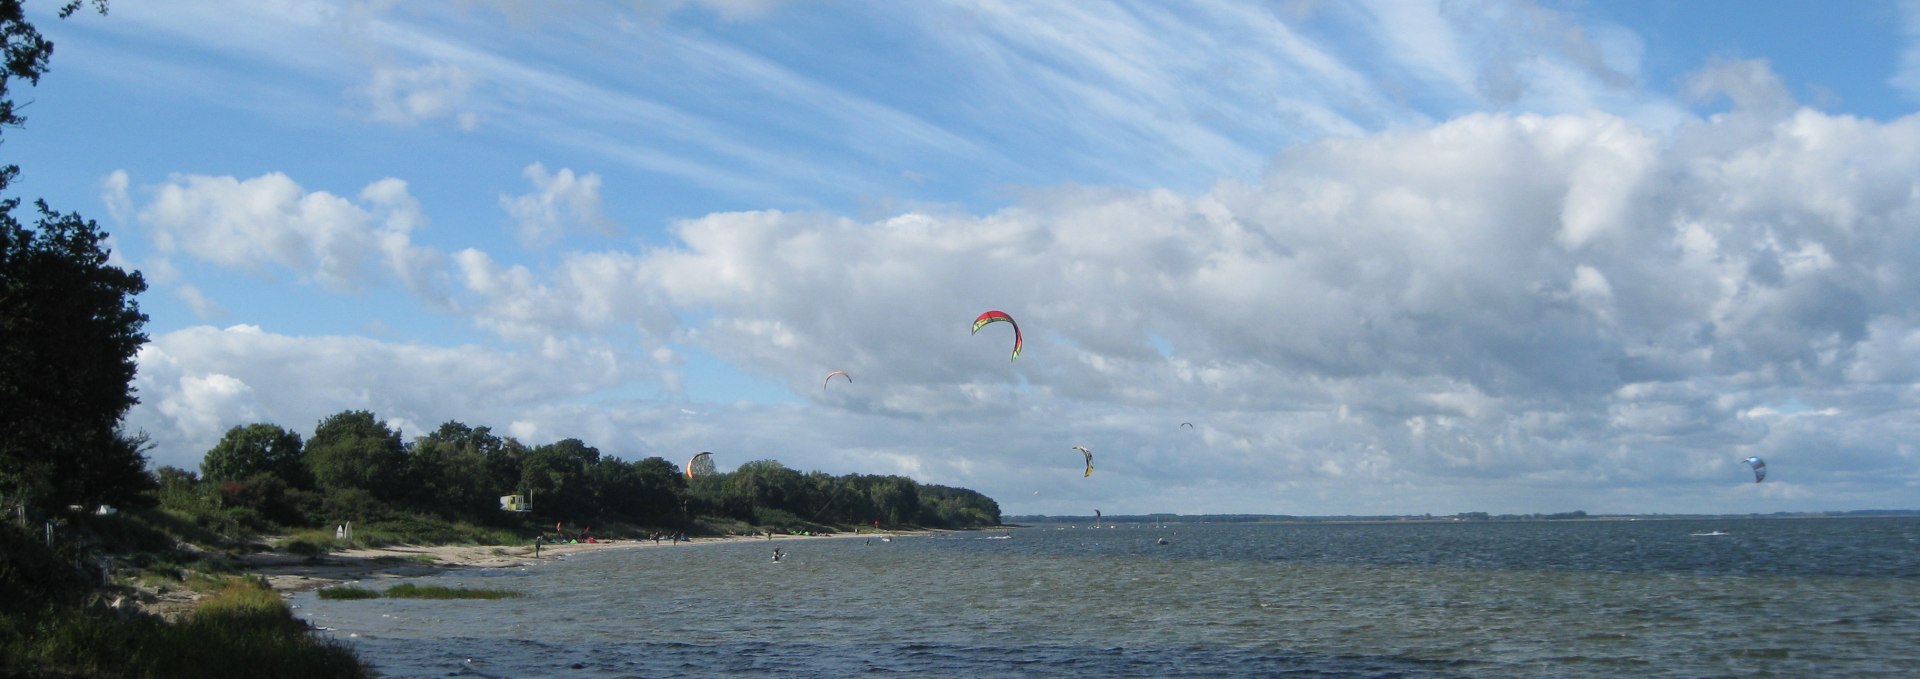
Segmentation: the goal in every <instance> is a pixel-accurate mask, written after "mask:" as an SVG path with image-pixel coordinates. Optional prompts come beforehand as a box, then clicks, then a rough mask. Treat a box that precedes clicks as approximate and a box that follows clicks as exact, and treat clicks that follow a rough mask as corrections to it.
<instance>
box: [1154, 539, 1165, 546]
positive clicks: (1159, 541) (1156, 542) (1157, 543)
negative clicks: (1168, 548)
mask: <svg viewBox="0 0 1920 679" xmlns="http://www.w3.org/2000/svg"><path fill="white" fill-rule="evenodd" d="M1153 544H1156V545H1164V544H1167V539H1166V538H1160V539H1159V540H1155V541H1154V542H1153Z"/></svg>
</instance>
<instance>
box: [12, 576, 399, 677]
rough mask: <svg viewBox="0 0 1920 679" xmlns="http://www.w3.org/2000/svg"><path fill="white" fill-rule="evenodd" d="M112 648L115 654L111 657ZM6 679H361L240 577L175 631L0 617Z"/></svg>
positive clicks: (143, 621)
mask: <svg viewBox="0 0 1920 679" xmlns="http://www.w3.org/2000/svg"><path fill="white" fill-rule="evenodd" d="M109 649H110V650H109ZM0 676H28V677H32V676H44V677H65V676H85V677H216V678H217V677H247V678H251V677H295V678H297V677H365V676H368V671H367V668H366V667H364V666H362V665H361V664H360V661H359V659H357V658H355V657H354V656H353V653H352V652H351V651H349V650H347V649H346V648H345V647H344V646H341V645H340V644H338V643H336V642H333V641H329V640H323V639H319V638H316V637H314V636H312V635H310V634H308V633H307V628H306V623H303V622H301V621H300V620H299V619H298V618H295V617H293V613H292V612H291V611H289V610H287V607H286V604H285V603H283V602H281V601H280V597H279V595H277V594H275V593H274V592H273V591H272V590H269V589H267V588H266V587H265V586H264V585H262V584H260V583H258V582H255V581H248V580H234V581H231V582H229V583H228V584H227V586H226V587H225V588H224V589H222V590H221V591H220V592H219V593H217V594H214V595H213V596H211V597H209V598H208V599H207V600H206V601H205V602H203V603H202V604H201V605H200V607H199V608H197V609H195V610H194V612H193V613H192V614H191V615H189V616H188V617H187V619H186V620H184V621H183V622H181V623H179V624H168V623H166V622H165V621H163V620H160V619H159V618H156V617H153V616H148V615H139V614H134V615H115V614H111V613H106V612H102V611H99V610H97V609H83V608H56V609H40V610H37V611H27V610H15V611H13V612H10V613H9V614H8V615H6V616H3V617H0Z"/></svg>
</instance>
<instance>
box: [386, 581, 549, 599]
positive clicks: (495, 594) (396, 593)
mask: <svg viewBox="0 0 1920 679" xmlns="http://www.w3.org/2000/svg"><path fill="white" fill-rule="evenodd" d="M517 596H520V593H519V592H515V591H513V590H510V589H468V588H465V587H441V586H439V585H427V586H425V587H422V586H419V585H415V584H413V583H401V584H398V585H394V586H392V587H388V588H387V598H390V599H507V598H511V597H517Z"/></svg>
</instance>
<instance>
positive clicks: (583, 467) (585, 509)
mask: <svg viewBox="0 0 1920 679" xmlns="http://www.w3.org/2000/svg"><path fill="white" fill-rule="evenodd" d="M599 462H600V451H599V449H596V448H594V447H593V446H589V445H587V444H586V442H584V441H581V440H580V439H564V440H561V441H556V442H554V443H550V444H547V445H544V446H539V447H536V448H534V449H533V451H532V452H530V453H528V454H527V457H526V459H525V460H524V461H523V462H522V463H521V466H520V485H521V486H522V487H524V488H526V489H527V492H528V493H529V494H531V495H532V496H533V497H532V501H533V511H535V512H538V513H540V515H542V516H550V517H553V518H556V519H560V520H562V521H587V520H591V519H592V517H593V516H595V515H597V514H599V512H600V507H599V506H598V505H599V503H598V499H597V498H596V497H594V495H595V494H594V492H593V484H592V479H591V478H590V477H588V476H587V470H588V469H589V468H591V467H593V466H594V465H596V464H598V463H599Z"/></svg>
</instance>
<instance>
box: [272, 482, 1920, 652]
mask: <svg viewBox="0 0 1920 679" xmlns="http://www.w3.org/2000/svg"><path fill="white" fill-rule="evenodd" d="M1715 530H1719V531H1725V532H1726V533H1727V534H1725V535H1718V536H1696V535H1693V533H1703V532H1710V531H1715ZM994 538H998V539H994ZM1159 538H1165V539H1166V540H1167V542H1168V544H1165V545H1161V544H1157V540H1158V539H1159ZM773 544H775V545H779V546H781V547H784V548H786V549H787V550H788V552H789V553H790V556H789V557H788V558H787V560H786V561H785V562H783V563H773V562H772V561H771V560H770V559H769V555H770V554H771V551H772V547H771V546H770V545H769V544H768V543H767V542H765V541H757V542H746V543H730V544H721V545H692V546H681V547H672V546H663V547H658V548H654V547H648V548H644V549H632V550H621V551H610V552H600V553H595V554H584V555H577V556H574V557H572V558H569V559H565V560H552V561H547V562H543V563H540V564H539V565H536V566H531V567H527V568H516V569H497V570H491V571H485V572H480V571H466V572H460V573H454V574H449V575H443V576H437V577H433V578H427V579H424V580H421V581H417V582H422V583H432V584H444V585H450V586H474V587H481V586H484V587H498V588H507V589H514V590H519V591H522V592H525V593H526V594H527V596H525V597H523V598H519V599H508V600H500V601H406V600H388V599H378V600H364V601H321V600H319V599H318V598H316V597H315V596H314V595H313V594H312V593H306V594H301V595H299V596H298V597H297V598H296V599H295V601H294V603H295V604H296V605H297V606H299V608H298V609H297V610H296V612H297V613H299V614H301V615H303V616H305V617H306V618H307V619H309V620H311V621H312V622H313V623H314V624H315V625H320V626H324V627H327V628H331V631H327V632H322V634H329V635H332V636H333V637H334V638H337V639H340V640H343V641H345V642H347V643H348V644H350V645H352V646H353V647H354V648H355V649H356V650H357V651H358V652H359V653H360V654H361V655H362V656H363V657H365V658H367V659H369V660H371V661H372V662H373V663H374V664H375V665H376V667H377V668H378V669H379V671H380V672H381V673H383V674H384V675H386V676H390V677H414V676H419V677H449V676H488V677H548V676H557V677H709V676H791V677H843V676H852V675H902V676H915V677H920V676H932V677H969V678H972V677H1027V676H1057V677H1081V676H1094V677H1103V676H1132V677H1236V676H1246V677H1266V676H1287V677H1404V678H1410V679H1417V678H1429V677H1432V678H1441V677H1446V678H1454V677H1458V678H1468V677H1474V678H1478V677H1607V678H1609V679H1615V678H1621V677H1920V519H1915V518H1872V519H1748V520H1734V521H1712V522H1706V521H1650V520H1643V521H1633V522H1627V521H1617V522H1599V521H1592V522H1538V523H1476V524H1438V523H1421V524H1337V525H1336V524H1309V525H1241V524H1202V525H1191V524H1174V525H1168V526H1164V527H1158V526H1132V527H1120V528H1100V529H1093V528H1089V527H1086V526H1080V527H1072V528H1068V527H1061V526H1042V527H1034V528H1022V529H1016V530H1010V531H995V532H978V533H957V534H943V535H940V536H931V537H901V538H895V539H893V540H892V541H891V542H882V541H880V540H878V539H875V540H872V541H871V542H869V541H868V540H866V539H863V538H847V539H835V540H787V541H775V542H774V543H773ZM372 586H374V587H384V586H385V583H372Z"/></svg>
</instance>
